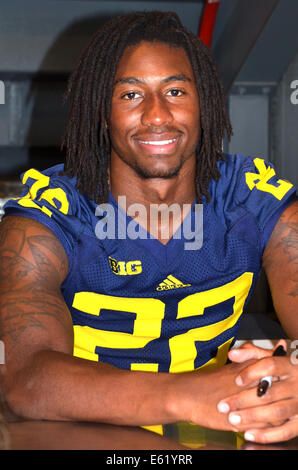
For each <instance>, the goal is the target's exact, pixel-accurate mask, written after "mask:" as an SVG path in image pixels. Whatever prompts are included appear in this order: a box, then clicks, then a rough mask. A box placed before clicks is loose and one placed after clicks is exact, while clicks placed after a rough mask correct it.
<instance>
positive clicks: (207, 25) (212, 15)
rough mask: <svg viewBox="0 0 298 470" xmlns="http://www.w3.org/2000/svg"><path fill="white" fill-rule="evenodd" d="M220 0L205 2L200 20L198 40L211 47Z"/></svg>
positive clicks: (207, 0)
mask: <svg viewBox="0 0 298 470" xmlns="http://www.w3.org/2000/svg"><path fill="white" fill-rule="evenodd" d="M219 3H220V0H206V2H205V6H204V11H203V15H202V19H201V24H200V30H199V38H200V39H202V41H203V42H204V43H205V44H206V46H208V47H210V46H211V41H212V34H213V28H214V23H215V19H216V14H217V10H218V7H219Z"/></svg>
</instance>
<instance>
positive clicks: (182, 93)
mask: <svg viewBox="0 0 298 470" xmlns="http://www.w3.org/2000/svg"><path fill="white" fill-rule="evenodd" d="M167 94H168V95H170V96H182V95H184V92H183V91H181V90H177V89H176V88H175V89H173V90H170V91H168V93H167Z"/></svg>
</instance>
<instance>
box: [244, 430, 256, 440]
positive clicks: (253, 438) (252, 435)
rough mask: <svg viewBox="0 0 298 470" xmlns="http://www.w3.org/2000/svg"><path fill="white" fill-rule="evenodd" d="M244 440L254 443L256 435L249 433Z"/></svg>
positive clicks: (246, 433) (245, 434)
mask: <svg viewBox="0 0 298 470" xmlns="http://www.w3.org/2000/svg"><path fill="white" fill-rule="evenodd" d="M244 439H246V440H247V441H254V440H255V435H254V434H253V433H251V432H249V431H247V432H245V433H244Z"/></svg>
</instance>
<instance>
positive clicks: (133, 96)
mask: <svg viewBox="0 0 298 470" xmlns="http://www.w3.org/2000/svg"><path fill="white" fill-rule="evenodd" d="M140 96H141V95H140V94H139V93H136V92H134V91H130V92H129V93H125V95H123V96H122V98H123V99H125V100H135V99H136V98H139V97H140Z"/></svg>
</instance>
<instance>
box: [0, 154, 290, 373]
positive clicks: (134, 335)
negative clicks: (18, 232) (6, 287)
mask: <svg viewBox="0 0 298 470" xmlns="http://www.w3.org/2000/svg"><path fill="white" fill-rule="evenodd" d="M218 168H219V171H220V174H221V178H220V179H219V181H218V182H215V181H213V180H212V181H211V182H210V185H209V192H210V195H211V200H210V202H208V203H207V202H206V201H204V202H203V204H202V206H200V207H199V208H198V205H197V204H195V201H194V204H193V205H192V207H191V209H190V211H189V213H188V215H187V216H186V217H185V219H184V221H183V223H182V224H181V227H180V228H179V230H178V232H179V233H178V235H179V236H176V235H177V234H176V233H175V235H174V236H173V237H172V238H171V239H170V240H169V242H168V243H167V244H166V245H163V244H162V243H160V242H159V241H158V240H157V238H154V237H152V236H150V235H149V233H148V232H147V231H146V230H145V229H144V228H142V227H140V226H138V224H137V222H136V221H135V220H134V219H133V218H131V217H130V216H129V215H128V214H127V212H126V211H125V210H124V209H123V208H122V207H120V205H118V202H119V201H115V200H114V199H113V197H112V195H110V201H109V203H108V204H106V205H105V206H100V207H98V206H97V204H96V203H95V202H94V201H91V200H90V199H88V197H87V196H86V195H83V194H81V193H80V192H79V191H78V190H77V189H76V181H75V178H73V179H71V178H69V177H67V176H65V175H60V172H61V170H63V165H56V166H54V167H52V168H49V169H47V170H45V171H43V172H39V171H37V170H35V169H30V170H28V171H26V172H25V173H24V174H23V175H22V182H23V184H24V185H25V186H26V189H25V190H24V192H23V194H22V195H21V196H20V197H19V198H15V199H12V200H10V201H8V202H7V203H6V205H5V207H4V211H5V215H10V214H12V215H22V216H25V217H29V218H32V219H34V220H36V221H38V222H40V223H42V224H44V225H45V226H47V227H48V228H49V229H50V230H52V232H53V233H54V234H55V235H56V236H57V237H58V239H59V240H60V242H61V244H62V245H63V247H64V249H65V252H66V254H67V257H68V261H69V272H68V275H67V278H66V279H65V281H64V283H63V285H62V287H61V290H62V294H63V297H64V299H65V302H66V304H67V306H68V308H69V311H70V313H71V316H72V321H73V328H74V355H75V356H78V357H81V358H86V359H90V360H94V361H101V362H105V363H108V364H112V365H114V366H116V367H118V368H123V369H130V370H145V371H155V372H157V371H161V372H182V371H191V370H194V369H201V368H212V367H217V366H219V365H223V364H224V363H225V362H226V359H227V352H228V350H229V349H230V347H231V346H232V344H233V343H234V341H235V339H236V338H237V331H238V327H239V323H240V317H241V314H242V312H243V310H244V308H245V306H246V304H247V302H248V300H249V298H250V296H251V293H252V290H253V288H254V286H255V284H256V281H257V278H258V275H259V272H260V267H261V258H262V253H263V250H264V248H265V246H266V243H267V242H268V240H269V237H270V235H271V233H272V230H273V228H274V225H275V223H276V221H277V219H278V218H279V216H280V214H281V213H282V211H284V210H285V208H286V207H287V206H288V205H289V204H291V203H292V201H293V200H294V199H295V198H296V196H295V188H294V186H293V185H292V184H291V183H289V182H288V181H286V180H282V179H278V177H277V176H276V174H275V170H274V167H273V166H272V165H271V164H270V163H268V162H265V161H264V160H263V159H261V158H255V159H253V158H250V157H246V156H243V155H226V161H220V162H218Z"/></svg>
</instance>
